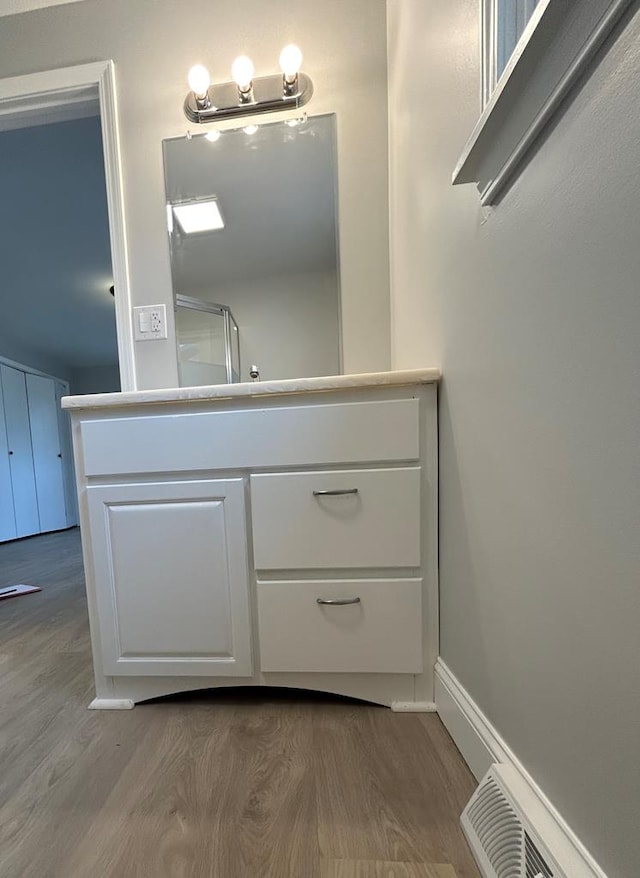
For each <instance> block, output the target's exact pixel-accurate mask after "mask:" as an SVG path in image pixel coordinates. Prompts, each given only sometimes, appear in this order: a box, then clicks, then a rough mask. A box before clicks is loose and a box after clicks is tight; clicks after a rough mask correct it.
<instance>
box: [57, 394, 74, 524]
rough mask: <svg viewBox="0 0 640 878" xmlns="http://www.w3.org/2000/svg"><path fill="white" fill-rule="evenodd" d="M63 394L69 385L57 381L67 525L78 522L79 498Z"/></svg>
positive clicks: (69, 420)
mask: <svg viewBox="0 0 640 878" xmlns="http://www.w3.org/2000/svg"><path fill="white" fill-rule="evenodd" d="M63 396H69V385H68V384H67V383H66V382H63V381H56V406H57V411H58V434H59V436H60V451H61V453H62V478H63V479H64V502H65V506H66V508H67V527H73V526H74V525H76V524H78V498H77V496H76V471H75V466H74V464H73V444H72V442H71V419H70V418H69V412H66V411H64V410H63V408H62V404H61V400H62V397H63Z"/></svg>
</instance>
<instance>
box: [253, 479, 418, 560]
mask: <svg viewBox="0 0 640 878" xmlns="http://www.w3.org/2000/svg"><path fill="white" fill-rule="evenodd" d="M251 504H252V514H253V551H254V560H255V566H256V567H257V568H258V569H263V570H267V569H271V570H293V569H298V570H307V569H314V568H317V569H323V568H343V567H347V568H348V567H418V566H419V565H420V468H419V467H411V468H401V469H380V470H347V471H342V472H312V473H285V474H277V475H275V474H274V475H256V476H251Z"/></svg>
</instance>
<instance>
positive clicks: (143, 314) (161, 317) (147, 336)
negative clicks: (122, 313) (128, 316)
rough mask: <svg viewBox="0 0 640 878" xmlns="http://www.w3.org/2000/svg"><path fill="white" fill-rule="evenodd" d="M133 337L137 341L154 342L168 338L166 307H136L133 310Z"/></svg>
mask: <svg viewBox="0 0 640 878" xmlns="http://www.w3.org/2000/svg"><path fill="white" fill-rule="evenodd" d="M133 337H134V339H135V340H136V341H154V340H155V339H160V338H166V337H167V307H166V305H139V306H136V307H135V308H134V309H133Z"/></svg>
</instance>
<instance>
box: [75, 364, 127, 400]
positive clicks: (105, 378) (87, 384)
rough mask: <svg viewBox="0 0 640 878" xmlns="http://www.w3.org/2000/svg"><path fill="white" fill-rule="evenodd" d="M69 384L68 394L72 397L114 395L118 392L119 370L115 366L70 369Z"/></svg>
mask: <svg viewBox="0 0 640 878" xmlns="http://www.w3.org/2000/svg"><path fill="white" fill-rule="evenodd" d="M70 383H71V388H70V392H71V393H72V394H73V395H74V396H81V395H82V394H84V393H115V392H117V391H118V390H120V370H119V369H118V367H117V366H87V367H86V368H81V369H72V370H71V376H70Z"/></svg>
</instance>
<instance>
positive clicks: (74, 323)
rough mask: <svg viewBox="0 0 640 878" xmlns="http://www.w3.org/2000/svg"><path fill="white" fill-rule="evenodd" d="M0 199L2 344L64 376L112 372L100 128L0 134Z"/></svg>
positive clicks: (80, 124)
mask: <svg viewBox="0 0 640 878" xmlns="http://www.w3.org/2000/svg"><path fill="white" fill-rule="evenodd" d="M0 192H2V202H1V207H0V266H1V267H2V273H1V275H0V277H1V282H0V335H2V336H4V337H5V338H10V339H11V340H12V342H15V344H14V347H15V346H17V344H18V343H20V342H21V343H24V345H25V347H27V348H29V349H31V350H35V351H38V352H40V353H42V354H44V355H46V356H48V357H50V358H54V359H56V360H57V361H58V362H60V363H61V364H63V365H65V366H68V367H70V368H82V367H91V366H106V365H113V364H115V363H117V344H116V329H115V308H114V300H113V296H111V295H110V294H109V286H110V284H111V283H112V282H113V280H112V274H111V254H110V246H109V223H108V216H107V203H106V190H105V178H104V164H103V158H102V135H101V130H100V121H99V119H98V118H97V117H93V118H84V119H78V120H74V121H67V122H59V123H56V124H51V125H44V126H38V127H31V128H26V129H18V130H13V131H3V132H0ZM0 353H1V351H0Z"/></svg>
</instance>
